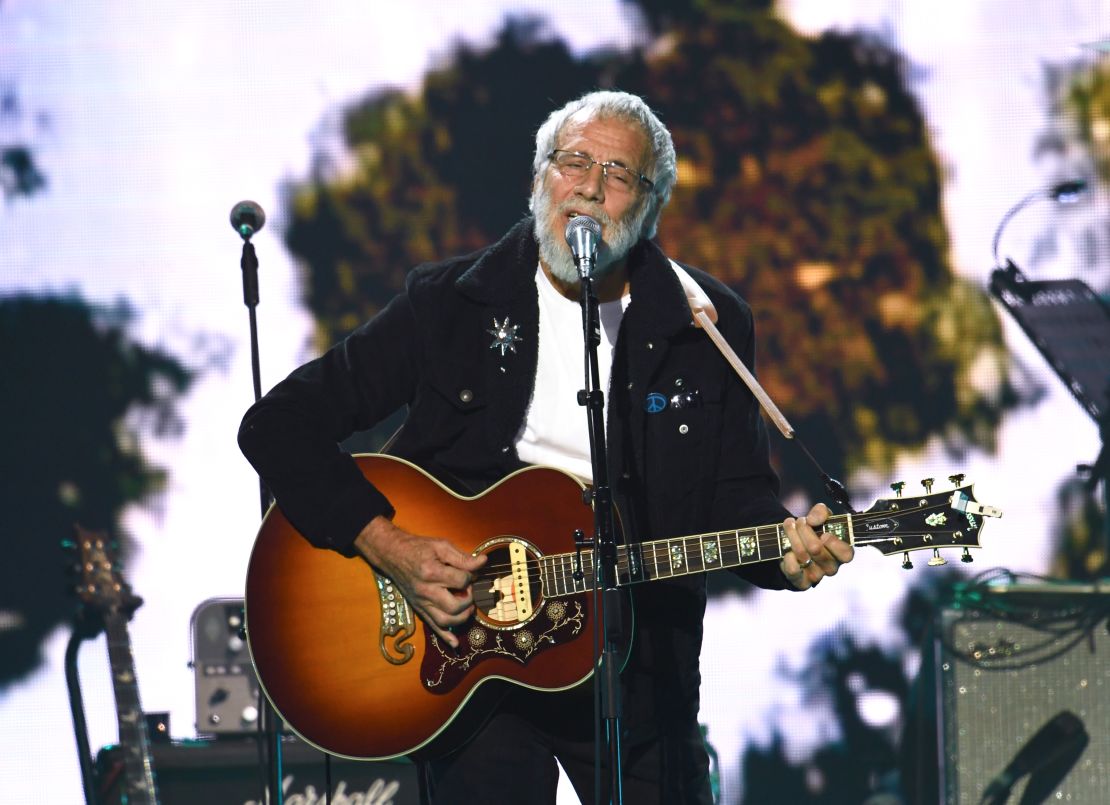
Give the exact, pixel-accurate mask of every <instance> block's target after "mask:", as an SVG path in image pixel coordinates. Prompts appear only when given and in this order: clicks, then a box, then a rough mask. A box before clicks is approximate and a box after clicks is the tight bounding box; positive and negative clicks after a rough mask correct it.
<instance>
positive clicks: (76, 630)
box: [65, 616, 100, 805]
mask: <svg viewBox="0 0 1110 805" xmlns="http://www.w3.org/2000/svg"><path fill="white" fill-rule="evenodd" d="M98 634H100V630H99V629H94V628H92V627H91V626H90V624H89V623H88V621H87V619H85V618H82V617H80V616H78V617H77V619H76V620H75V622H74V624H73V633H72V634H71V635H70V636H69V642H68V643H66V657H65V673H66V690H67V691H68V693H69V711H70V714H71V715H72V716H73V737H74V739H75V740H76V741H77V760H78V762H79V763H80V766H81V786H82V788H83V789H84V792H85V805H96V803H97V802H98V801H99V798H98V797H97V794H96V783H95V780H94V777H93V763H92V747H91V746H90V744H89V728H88V723H87V722H86V720H85V699H84V697H83V696H82V695H81V675H80V673H79V672H78V670H77V653H78V652H79V651H80V650H81V644H82V643H83V642H84V641H86V640H89V639H91V638H94V637H96V636H97V635H98Z"/></svg>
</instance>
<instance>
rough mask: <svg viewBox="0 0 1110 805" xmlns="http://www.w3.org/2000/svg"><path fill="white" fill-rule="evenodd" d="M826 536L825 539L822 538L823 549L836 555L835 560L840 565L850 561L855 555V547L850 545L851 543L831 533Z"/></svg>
mask: <svg viewBox="0 0 1110 805" xmlns="http://www.w3.org/2000/svg"><path fill="white" fill-rule="evenodd" d="M826 536H827V539H824V540H823V541H824V543H825V550H827V551H828V552H829V553H830V554H832V555H833V556H834V557H836V561H837V562H839V563H840V564H842V565H843V564H846V563H848V562H851V561H852V559H853V558H854V557H855V555H856V549H855V548H853V547H852V545H851V543H848V542H843V541H841V540H839V539H837V538H836V537H835V536H833V535H832V534H828V535H826Z"/></svg>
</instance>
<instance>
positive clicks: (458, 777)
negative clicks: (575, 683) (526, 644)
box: [429, 688, 713, 805]
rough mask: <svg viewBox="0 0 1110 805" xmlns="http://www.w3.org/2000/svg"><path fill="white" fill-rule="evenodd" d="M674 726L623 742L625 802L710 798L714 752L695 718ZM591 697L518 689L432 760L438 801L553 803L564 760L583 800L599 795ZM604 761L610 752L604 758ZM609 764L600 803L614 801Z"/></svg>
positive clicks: (457, 804) (646, 804) (442, 804)
mask: <svg viewBox="0 0 1110 805" xmlns="http://www.w3.org/2000/svg"><path fill="white" fill-rule="evenodd" d="M676 726H677V725H670V727H671V728H661V729H660V730H658V731H655V733H654V735H653V737H652V738H651V739H648V740H641V741H640V742H639V743H636V744H627V745H622V759H621V766H622V795H623V797H622V798H623V801H624V802H625V803H628V805H653V804H654V803H659V804H660V805H661V804H662V803H667V804H668V805H671V804H672V803H679V804H681V803H696V805H712V802H713V798H712V793H711V789H710V784H709V757H708V755H707V753H706V750H705V744H704V742H703V740H702V737H701V731H700V730H699V728H698V725H697V723H696V722H695V723H692V724H689V725H683V726H681V727H679V728H675V727H676ZM593 738H594V735H593V706H592V699H591V698H590V696H589V695H588V690H587V693H586V694H585V695H583V694H581V693H573V694H550V693H544V694H541V693H534V692H531V691H525V690H521V689H516V688H514V689H513V690H512V691H511V692H510V693H509V694H508V695H507V696H506V697H505V699H504V700H503V701H502V702H501V704H500V705H499V706H498V707H497V710H496V712H495V713H494V714H493V715H492V717H490V718H489V719H488V720H487V721H486V722H485V723H484V724H483V725H482V726H481V727H480V728H479V729H478V731H477V732H476V733H475V734H474V735H473V737H472V738H471V739H470V740H469V741H467V742H466V743H465V744H464V745H463V746H462V747H461V748H459V749H457V750H456V751H454V752H452V753H451V754H449V755H446V756H444V757H441V758H438V759H436V760H433V761H431V762H430V766H429V771H430V776H431V778H432V779H431V801H432V803H433V805H476V803H482V805H487V804H488V805H515V804H516V803H520V805H555V796H556V790H557V788H558V781H559V768H558V765H557V764H556V759H558V762H559V763H560V764H562V766H563V769H564V770H565V771H566V773H567V777H568V778H569V780H570V782H571V784H572V785H573V786H574V789H575V791H576V792H577V794H578V797H579V799H581V800H582V802H583V803H585V804H586V805H600V803H597V802H596V800H595V797H594V792H595V781H594V766H595V762H594V740H593ZM603 760H607V758H605V759H603ZM607 766H608V763H607V762H606V763H604V767H603V768H602V776H601V790H602V798H601V803H609V802H611V801H613V800H612V798H611V797H610V796H609V794H608V789H609V774H608V770H607V768H606V767H607Z"/></svg>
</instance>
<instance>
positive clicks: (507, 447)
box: [501, 445, 509, 453]
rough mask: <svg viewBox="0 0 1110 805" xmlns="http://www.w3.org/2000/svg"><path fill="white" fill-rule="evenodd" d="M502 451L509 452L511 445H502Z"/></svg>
mask: <svg viewBox="0 0 1110 805" xmlns="http://www.w3.org/2000/svg"><path fill="white" fill-rule="evenodd" d="M501 452H502V453H508V452H509V446H508V445H505V446H504V447H502V448H501Z"/></svg>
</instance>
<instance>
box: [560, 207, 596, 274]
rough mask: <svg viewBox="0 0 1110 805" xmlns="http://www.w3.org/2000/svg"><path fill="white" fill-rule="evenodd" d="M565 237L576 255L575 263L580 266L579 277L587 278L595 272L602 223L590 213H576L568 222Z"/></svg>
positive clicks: (571, 251)
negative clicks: (589, 214)
mask: <svg viewBox="0 0 1110 805" xmlns="http://www.w3.org/2000/svg"><path fill="white" fill-rule="evenodd" d="M565 237H566V239H567V245H568V246H570V253H571V254H572V255H574V264H575V265H576V266H578V277H579V279H586V278H587V277H589V276H590V274H591V273H593V268H594V259H595V258H596V257H597V244H598V242H599V241H600V240H601V224H599V223H598V222H597V221H595V220H594V219H593V218H591V217H590V216H588V215H576V216H575V217H574V218H571V219H570V222H569V223H567V229H566V233H565Z"/></svg>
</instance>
